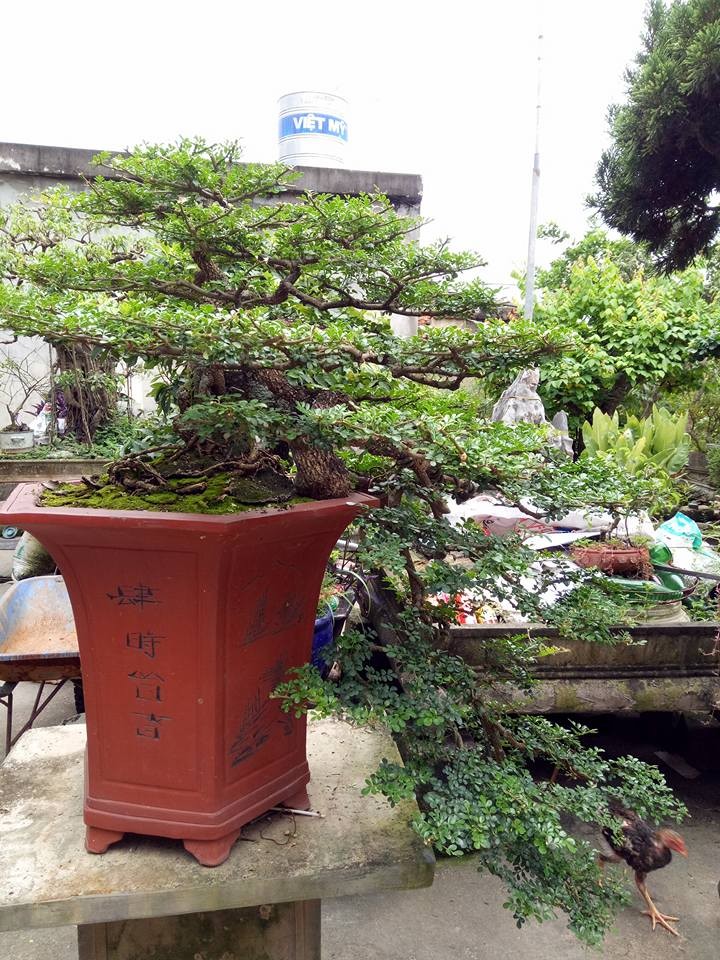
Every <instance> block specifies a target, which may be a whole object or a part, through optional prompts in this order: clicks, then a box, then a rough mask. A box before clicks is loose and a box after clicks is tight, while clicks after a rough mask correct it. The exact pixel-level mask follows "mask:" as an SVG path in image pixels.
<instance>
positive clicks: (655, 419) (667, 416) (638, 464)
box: [581, 405, 691, 513]
mask: <svg viewBox="0 0 720 960" xmlns="http://www.w3.org/2000/svg"><path fill="white" fill-rule="evenodd" d="M687 423H688V415H687V413H684V412H680V413H677V414H675V415H673V414H671V413H670V412H669V411H668V410H667V409H666V408H665V407H658V406H656V405H653V408H652V413H651V415H650V416H649V417H643V418H638V417H636V416H634V415H633V414H629V415H628V416H627V417H625V418H624V423H623V424H622V426H621V423H620V416H619V414H618V412H617V411H615V413H613V414H612V416H610V414H607V413H603V412H602V411H601V410H597V409H596V410H595V411H594V413H593V419H592V424H591V423H588V421H587V420H586V421H585V423H584V424H583V428H582V437H583V442H584V445H585V449H584V450H583V453H582V455H581V459H584V458H595V459H604V460H607V461H609V462H613V463H616V464H617V465H618V467H620V468H621V469H622V470H623V471H624V472H625V473H627V474H628V475H631V476H636V477H640V476H645V477H647V476H651V475H652V476H654V477H655V478H656V479H657V481H658V484H659V486H660V493H659V496H658V499H657V500H656V501H655V502H654V503H653V505H652V509H653V510H654V511H656V512H659V513H667V512H668V511H669V510H671V509H672V508H673V507H675V506H677V504H678V503H679V502H680V500H681V498H682V493H683V489H684V488H683V487H682V485H681V484H680V483H678V480H677V476H676V475H677V474H678V473H679V472H680V471H681V470H682V469H683V467H684V466H685V465H686V464H687V460H688V455H689V452H690V442H691V441H690V436H689V434H688V433H687V432H686V431H687Z"/></svg>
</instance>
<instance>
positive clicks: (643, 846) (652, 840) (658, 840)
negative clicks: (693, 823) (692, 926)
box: [600, 801, 687, 937]
mask: <svg viewBox="0 0 720 960" xmlns="http://www.w3.org/2000/svg"><path fill="white" fill-rule="evenodd" d="M610 811H611V813H613V814H614V815H615V816H616V817H618V818H619V819H620V821H621V826H620V834H621V836H622V839H619V838H618V836H617V835H616V834H614V833H613V831H612V830H611V828H610V827H603V831H602V832H603V836H604V837H605V839H606V840H607V842H608V844H609V845H610V847H611V849H612V851H613V852H612V853H611V854H607V853H601V854H600V866H601V867H604V866H605V864H606V863H619V861H620V860H624V861H625V863H627V864H628V866H629V867H632V869H633V870H634V871H635V883H636V884H637V888H638V890H639V891H640V895H641V896H642V898H643V900H644V901H645V903H646V904H647V906H648V909H647V910H643V915H644V916H648V917H650V920H651V921H652V928H653V930H654V929H655V927H656V925H657V924H658V923H659V924H660V926H661V927H665V929H666V930H669V931H670V933H672V934H673V935H674V936H676V937H677V936H678V932H677V930H676V929H675V927H673V926H671V921H677V919H678V918H677V917H667V916H665V915H664V914H662V913H660V911H659V910H658V909H657V907H656V906H655V904H654V903H653V902H652V900H651V898H650V894H649V893H648V889H647V887H646V886H645V877H646V876H647V875H648V873H650V872H651V871H652V870H659V869H660V867H666V866H667V865H668V864H669V863H670V861H671V860H672V851H673V850H674V851H675V852H676V853H679V854H681V855H682V856H683V857H686V856H687V847H686V846H685V842H684V840H683V839H682V837H680V836H678V834H677V833H675V832H674V831H672V830H664V829H661V830H653V829H652V827H650V826H648V824H647V823H645V821H644V820H641V819H640V817H639V816H638V815H637V814H636V813H633V811H632V810H628V809H627V808H626V807H623V806H622V805H621V804H619V803H617V802H614V801H613V802H612V803H611V804H610Z"/></svg>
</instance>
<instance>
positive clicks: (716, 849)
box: [0, 685, 720, 960]
mask: <svg viewBox="0 0 720 960" xmlns="http://www.w3.org/2000/svg"><path fill="white" fill-rule="evenodd" d="M28 686H30V685H28ZM64 709H65V711H66V716H67V717H70V716H71V715H72V713H73V705H72V700H71V699H70V700H69V702H68V701H67V700H66V701H65V704H64ZM60 712H61V707H60V705H58V707H57V708H55V711H54V714H55V719H54V722H56V723H57V722H58V713H60ZM49 720H50V718H49V717H47V718H41V720H40V721H39V722H40V723H46V722H48V721H49ZM667 736H668V734H667V731H663V732H662V737H661V736H660V735H659V734H658V736H657V737H656V739H655V740H654V739H653V738H652V736H651V735H649V734H648V730H647V724H641V723H640V721H637V722H636V723H635V724H633V723H628V722H627V721H626V722H625V723H624V724H622V725H619V726H618V727H617V728H616V729H613V728H612V727H611V728H610V729H609V730H608V729H606V730H605V731H603V732H601V734H600V736H599V738H598V742H601V743H602V744H603V746H605V748H606V749H607V750H608V751H609V752H620V751H621V750H626V749H628V750H629V749H631V750H632V752H634V753H635V754H637V755H639V756H642V757H643V758H645V759H650V758H651V757H652V756H653V755H654V750H655V749H658V745H659V743H660V741H661V740H662V741H663V742H664V741H665V740H666V739H667ZM663 745H665V746H666V745H667V744H663ZM674 746H675V747H676V749H678V750H679V749H680V748H681V747H680V746H678V745H677V744H675V745H674ZM683 749H684V755H685V756H686V758H687V760H688V761H689V762H690V763H692V764H694V765H695V766H697V767H698V768H699V769H700V770H701V776H700V777H699V778H697V779H696V780H693V781H686V780H683V779H682V778H679V777H677V776H676V775H674V774H672V773H671V772H670V771H666V773H668V774H669V778H670V779H671V780H672V783H673V786H674V787H675V789H676V790H677V791H678V792H679V793H680V794H681V795H682V796H683V798H684V799H685V801H686V803H687V804H688V806H689V808H690V810H691V814H692V819H691V820H689V821H688V822H687V823H686V824H684V825H683V827H682V833H683V836H684V837H685V840H686V842H687V845H688V849H689V852H690V856H689V858H688V859H687V860H685V859H683V858H681V857H676V858H674V860H673V862H672V864H671V865H670V866H669V867H667V868H666V869H664V870H660V871H658V872H657V873H654V874H652V875H651V877H650V880H649V887H650V890H651V892H652V894H653V896H654V897H655V899H656V901H657V903H658V905H659V907H660V909H661V910H664V911H665V912H667V913H671V914H675V915H678V916H679V917H680V918H681V919H680V923H679V925H678V926H679V929H680V931H681V937H680V938H677V939H676V938H674V937H671V936H670V935H669V934H668V933H666V932H665V931H663V930H661V929H660V928H658V929H657V930H656V931H655V932H654V933H653V932H652V931H651V929H650V925H649V921H648V920H647V918H646V917H643V916H641V914H640V909H641V906H642V905H641V903H640V900H639V898H638V897H634V899H633V902H632V905H631V906H630V907H628V908H627V909H626V910H624V911H623V913H622V914H621V916H620V917H619V919H618V922H617V924H616V927H615V929H614V930H613V931H612V932H611V934H610V935H609V937H608V938H607V940H606V942H605V944H604V945H603V947H602V948H601V949H600V950H589V949H586V948H584V947H582V946H580V945H579V944H578V942H577V941H576V940H575V938H574V937H573V935H572V934H571V933H570V932H569V931H568V930H567V928H566V926H565V924H564V922H563V921H562V919H558V920H557V921H553V922H551V923H546V924H542V925H538V924H535V923H531V924H527V925H526V926H525V927H523V929H522V930H518V929H517V927H516V926H515V922H514V921H513V919H512V916H511V915H510V914H509V913H508V911H506V910H504V909H503V906H502V904H503V901H504V899H505V895H504V891H503V886H502V884H501V883H500V882H499V881H497V880H496V879H494V878H493V877H489V876H487V875H486V874H480V873H478V872H477V870H476V869H475V867H474V865H473V863H472V862H469V861H467V860H464V861H441V862H440V863H439V864H438V868H437V872H436V878H435V883H434V885H433V886H432V887H430V888H427V889H424V890H414V891H402V892H393V893H383V894H372V895H368V896H357V897H349V898H343V899H337V900H326V901H325V902H324V904H323V957H324V960H445V958H447V960H531V958H532V960H592V957H597V956H601V957H604V958H607V960H621V958H632V960H670V958H678V957H682V958H687V960H718V958H720V899H719V898H718V881H719V880H720V730H719V729H718V728H717V726H712V727H709V728H705V729H703V728H699V729H695V730H692V731H691V732H690V734H689V738H686V740H685V742H684V744H683ZM617 869H623V868H622V867H618V868H617ZM628 881H629V882H630V881H631V875H630V874H629V872H628ZM0 960H77V951H76V946H75V929H74V928H73V927H62V928H56V929H52V930H29V931H26V932H23V931H18V932H12V933H5V934H2V935H0ZM203 960H220V958H216V957H212V956H208V957H207V958H205V957H204V958H203Z"/></svg>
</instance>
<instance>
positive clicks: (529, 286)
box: [525, 32, 543, 320]
mask: <svg viewBox="0 0 720 960" xmlns="http://www.w3.org/2000/svg"><path fill="white" fill-rule="evenodd" d="M542 39H543V35H542V32H539V33H538V57H537V105H536V107H535V155H534V157H533V171H532V189H531V192H530V233H529V236H528V255H527V271H526V274H525V316H526V317H527V318H528V319H530V320H531V319H532V315H533V311H534V309H535V243H536V241H537V220H538V197H539V195H540V77H541V70H540V68H541V65H542Z"/></svg>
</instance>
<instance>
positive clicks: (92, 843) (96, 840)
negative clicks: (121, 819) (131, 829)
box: [85, 826, 125, 853]
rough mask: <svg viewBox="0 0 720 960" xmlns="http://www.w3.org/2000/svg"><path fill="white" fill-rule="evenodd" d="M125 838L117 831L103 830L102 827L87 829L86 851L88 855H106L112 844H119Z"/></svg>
mask: <svg viewBox="0 0 720 960" xmlns="http://www.w3.org/2000/svg"><path fill="white" fill-rule="evenodd" d="M124 836H125V834H124V833H118V831H117V830H103V828H102V827H87V826H86V827H85V849H86V850H87V852H88V853H105V851H106V850H107V848H108V847H109V846H110V844H111V843H117V842H118V840H122V838H123V837H124Z"/></svg>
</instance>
